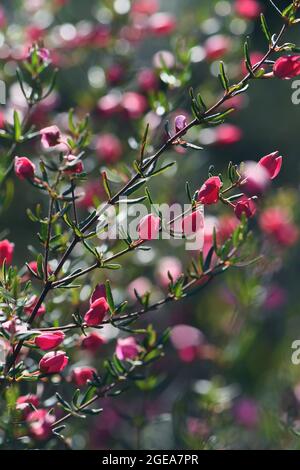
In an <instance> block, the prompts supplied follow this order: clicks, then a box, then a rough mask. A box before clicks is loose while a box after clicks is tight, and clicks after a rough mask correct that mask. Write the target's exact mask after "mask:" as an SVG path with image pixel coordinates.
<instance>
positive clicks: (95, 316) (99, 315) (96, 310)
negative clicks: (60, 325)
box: [84, 297, 109, 326]
mask: <svg viewBox="0 0 300 470" xmlns="http://www.w3.org/2000/svg"><path fill="white" fill-rule="evenodd" d="M108 310H109V305H108V303H107V302H106V299H105V298H104V297H101V298H99V299H97V300H95V301H94V302H92V303H91V305H90V308H89V310H88V311H87V312H86V314H85V315H84V321H85V323H86V324H87V325H88V326H97V325H100V323H101V322H102V321H103V319H104V317H105V314H106V313H107V312H108Z"/></svg>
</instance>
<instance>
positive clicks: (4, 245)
mask: <svg viewBox="0 0 300 470" xmlns="http://www.w3.org/2000/svg"><path fill="white" fill-rule="evenodd" d="M14 246H15V245H14V243H11V242H9V241H8V240H1V241H0V266H2V264H3V263H4V260H6V263H7V264H11V262H12V258H13V254H14Z"/></svg>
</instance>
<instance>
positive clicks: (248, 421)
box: [233, 398, 259, 428]
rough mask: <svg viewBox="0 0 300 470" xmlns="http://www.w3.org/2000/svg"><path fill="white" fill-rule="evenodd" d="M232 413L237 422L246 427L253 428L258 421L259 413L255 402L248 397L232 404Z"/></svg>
mask: <svg viewBox="0 0 300 470" xmlns="http://www.w3.org/2000/svg"><path fill="white" fill-rule="evenodd" d="M233 413H234V416H235V419H236V421H237V423H238V424H240V425H242V426H245V427H246V428H253V427H255V426H256V425H257V423H258V420H259V413H258V407H257V404H256V403H255V401H253V400H250V399H249V398H243V399H241V400H239V401H238V402H237V403H236V404H235V406H234V409H233Z"/></svg>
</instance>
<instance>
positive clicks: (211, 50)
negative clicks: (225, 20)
mask: <svg viewBox="0 0 300 470" xmlns="http://www.w3.org/2000/svg"><path fill="white" fill-rule="evenodd" d="M230 46H231V41H230V39H229V38H228V37H226V36H223V35H221V34H216V35H214V36H211V37H209V38H208V39H207V40H206V41H205V43H204V49H205V53H206V57H207V59H208V60H211V61H213V60H217V59H220V58H221V57H223V56H224V54H226V53H227V52H228V51H229V50H230Z"/></svg>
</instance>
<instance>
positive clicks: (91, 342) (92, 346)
mask: <svg viewBox="0 0 300 470" xmlns="http://www.w3.org/2000/svg"><path fill="white" fill-rule="evenodd" d="M103 344H105V339H104V338H103V337H102V336H101V335H100V334H99V333H97V332H94V331H93V332H92V333H89V334H88V335H87V336H84V337H83V339H82V340H81V347H82V349H86V350H87V351H90V352H91V353H95V352H96V351H98V350H99V349H100V348H101V346H103Z"/></svg>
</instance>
